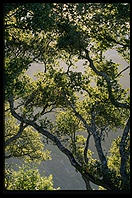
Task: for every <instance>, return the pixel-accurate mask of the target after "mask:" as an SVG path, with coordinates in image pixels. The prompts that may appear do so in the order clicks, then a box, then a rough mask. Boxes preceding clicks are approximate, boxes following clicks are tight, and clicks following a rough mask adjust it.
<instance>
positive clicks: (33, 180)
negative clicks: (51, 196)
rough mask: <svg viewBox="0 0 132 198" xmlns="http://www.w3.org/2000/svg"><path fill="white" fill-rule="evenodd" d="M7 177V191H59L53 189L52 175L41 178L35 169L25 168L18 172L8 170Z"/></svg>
mask: <svg viewBox="0 0 132 198" xmlns="http://www.w3.org/2000/svg"><path fill="white" fill-rule="evenodd" d="M5 175H6V177H5V186H6V189H7V190H59V188H57V189H55V188H53V181H52V175H50V176H49V177H41V176H40V174H39V172H38V169H35V168H31V167H26V166H25V167H20V168H19V170H18V171H13V170H11V169H6V174H5Z"/></svg>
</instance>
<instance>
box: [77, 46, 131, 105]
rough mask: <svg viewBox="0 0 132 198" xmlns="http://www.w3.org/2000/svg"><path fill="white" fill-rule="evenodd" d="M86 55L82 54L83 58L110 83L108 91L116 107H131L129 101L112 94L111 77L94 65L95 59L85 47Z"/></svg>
mask: <svg viewBox="0 0 132 198" xmlns="http://www.w3.org/2000/svg"><path fill="white" fill-rule="evenodd" d="M84 51H85V54H86V56H84V55H81V56H82V57H83V58H85V59H87V60H88V61H89V63H90V65H89V67H90V68H91V69H92V70H93V71H94V72H95V73H96V74H97V75H99V76H102V77H103V78H104V79H105V80H106V82H107V85H108V93H109V99H110V101H111V103H112V104H113V105H114V106H115V107H121V108H125V109H130V106H129V105H128V104H127V103H120V102H118V101H116V100H115V98H114V96H113V94H112V85H111V79H110V78H109V76H108V75H107V74H106V73H104V72H101V71H99V70H97V68H96V67H95V66H94V63H93V60H92V59H91V58H90V57H89V51H88V50H87V49H84Z"/></svg>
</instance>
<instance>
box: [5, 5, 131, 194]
mask: <svg viewBox="0 0 132 198" xmlns="http://www.w3.org/2000/svg"><path fill="white" fill-rule="evenodd" d="M3 12H4V141H5V143H4V146H5V148H4V149H5V155H4V157H5V170H4V176H5V178H4V188H5V189H6V190H44V191H45V190H46V191H49V190H50V191H51V190H57V191H60V190H61V188H60V187H59V186H58V187H57V188H56V187H55V186H54V182H53V175H52V174H50V175H49V176H45V175H43V176H42V175H41V174H40V173H39V170H38V168H37V164H40V163H41V162H42V161H47V160H51V158H52V157H51V152H50V149H47V148H46V145H47V144H49V143H50V144H52V145H53V146H54V147H57V148H58V149H59V151H60V152H62V153H63V154H64V155H65V156H66V158H67V159H68V160H69V162H70V164H71V166H73V167H74V170H75V171H77V172H78V173H80V175H81V177H82V179H83V181H84V183H85V187H86V190H87V191H93V190H94V189H93V187H92V186H91V182H92V183H93V184H96V185H97V186H98V190H105V191H106V190H107V191H114V192H115V191H118V192H120V191H125V192H129V191H130V92H129V87H128V88H124V87H123V86H122V84H121V83H120V79H121V78H122V76H123V75H124V73H125V72H126V71H128V70H129V69H130V66H129V64H130V4H129V3H4V4H3ZM108 50H116V52H117V53H118V54H119V56H120V57H121V58H122V59H123V60H125V61H126V63H127V65H126V66H124V68H123V69H122V68H121V65H120V64H118V63H115V62H114V61H113V60H111V59H107V58H106V57H105V56H104V54H105V53H106V52H107V51H108ZM79 61H81V62H80V68H82V69H81V70H79V71H78V64H77V63H78V62H79ZM35 64H41V66H42V68H43V69H42V71H38V72H36V73H35V74H34V78H32V77H31V76H30V75H29V74H28V73H27V71H28V69H30V68H31V67H33V66H34V65H35ZM64 65H65V67H64ZM127 81H129V79H127ZM52 115H53V116H54V119H52ZM117 130H120V135H119V136H118V137H117V138H115V139H113V142H112V144H111V146H110V149H109V151H108V152H105V151H104V149H103V146H102V145H103V143H104V141H105V140H106V139H107V141H109V134H110V133H116V131H117ZM92 140H93V142H94V144H93V147H94V148H95V150H96V152H97V157H95V156H94V153H93V151H92V150H91V148H90V142H91V141H92ZM12 157H14V158H18V159H22V160H23V162H24V164H23V165H22V166H21V167H19V170H17V171H16V170H14V169H13V168H12V167H10V166H9V164H8V162H7V160H8V159H10V158H12ZM33 164H34V165H33ZM62 177H63V175H62Z"/></svg>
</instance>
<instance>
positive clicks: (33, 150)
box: [5, 106, 51, 163]
mask: <svg viewBox="0 0 132 198" xmlns="http://www.w3.org/2000/svg"><path fill="white" fill-rule="evenodd" d="M7 109H8V106H7ZM18 130H19V125H18V122H17V120H16V119H15V118H14V117H13V116H12V115H11V113H10V112H9V111H6V113H5V141H7V140H9V139H10V138H11V137H13V136H15V135H16V134H17V133H18ZM5 157H7V158H8V157H18V158H23V159H24V160H25V161H26V162H37V163H40V162H41V161H43V160H51V157H50V152H49V151H48V150H47V149H45V150H44V145H43V142H42V137H41V136H40V134H38V133H37V132H36V131H35V130H33V128H32V127H26V128H25V129H24V130H23V133H22V134H21V136H20V137H19V138H18V139H16V140H14V141H12V142H11V143H10V144H9V145H7V146H6V148H5Z"/></svg>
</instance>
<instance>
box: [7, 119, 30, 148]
mask: <svg viewBox="0 0 132 198" xmlns="http://www.w3.org/2000/svg"><path fill="white" fill-rule="evenodd" d="M25 127H27V124H25V125H23V122H21V124H20V126H19V130H18V133H17V134H16V135H14V136H13V137H11V138H9V139H8V140H7V141H6V142H5V146H8V145H9V144H11V142H13V141H14V140H16V139H18V138H19V137H20V136H21V134H22V132H23V130H24V128H25Z"/></svg>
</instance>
